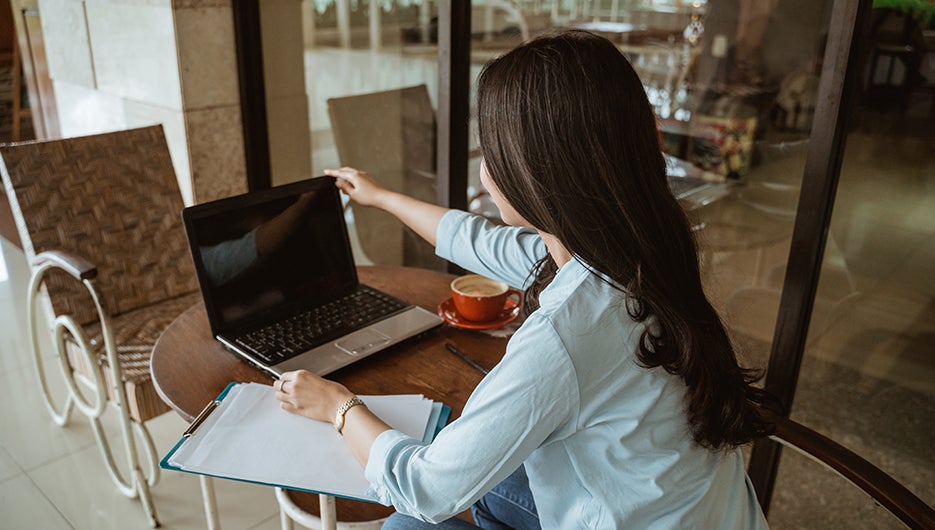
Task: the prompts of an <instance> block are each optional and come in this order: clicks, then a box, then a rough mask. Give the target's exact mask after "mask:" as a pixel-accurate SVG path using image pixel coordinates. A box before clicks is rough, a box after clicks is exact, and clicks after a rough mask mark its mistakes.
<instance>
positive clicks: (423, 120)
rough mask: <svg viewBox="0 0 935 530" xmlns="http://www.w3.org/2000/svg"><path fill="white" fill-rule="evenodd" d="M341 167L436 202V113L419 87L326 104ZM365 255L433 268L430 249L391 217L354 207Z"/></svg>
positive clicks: (423, 88)
mask: <svg viewBox="0 0 935 530" xmlns="http://www.w3.org/2000/svg"><path fill="white" fill-rule="evenodd" d="M328 115H329V117H330V119H331V131H332V134H333V135H334V141H335V145H336V147H337V150H338V157H339V159H340V161H341V164H342V165H345V166H351V167H355V168H358V169H361V170H364V171H367V172H368V173H370V174H371V175H373V177H374V178H375V179H377V180H378V181H379V182H380V184H381V185H383V186H384V187H386V188H388V189H391V190H393V191H399V192H403V193H406V194H407V195H411V196H413V197H416V198H418V199H420V200H424V201H429V202H435V111H434V110H433V109H432V102H431V101H430V100H429V93H428V88H427V87H426V86H425V85H417V86H411V87H405V88H399V89H394V90H385V91H381V92H373V93H368V94H359V95H354V96H346V97H340V98H331V99H329V100H328ZM351 208H352V210H353V212H354V222H355V227H356V229H357V234H358V238H359V239H360V243H361V247H363V250H364V253H366V254H367V257H368V258H370V259H371V260H372V261H373V262H374V263H378V264H381V265H414V266H423V267H431V266H435V265H436V264H437V263H439V260H438V259H437V258H435V256H434V251H433V250H432V248H431V246H430V245H428V244H427V243H425V242H424V241H422V240H421V239H420V238H419V237H418V236H417V235H415V233H413V232H412V231H410V230H409V229H407V228H405V227H404V226H403V224H402V223H400V222H399V221H398V220H397V219H396V218H395V217H393V216H392V215H390V214H388V213H386V212H383V211H381V210H378V209H376V208H368V207H358V206H357V205H354V204H352V205H351Z"/></svg>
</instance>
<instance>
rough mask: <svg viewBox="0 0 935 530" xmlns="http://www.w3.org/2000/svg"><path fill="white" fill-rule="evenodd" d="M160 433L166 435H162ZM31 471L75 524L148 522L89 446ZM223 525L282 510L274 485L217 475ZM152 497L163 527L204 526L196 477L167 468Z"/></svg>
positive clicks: (246, 524)
mask: <svg viewBox="0 0 935 530" xmlns="http://www.w3.org/2000/svg"><path fill="white" fill-rule="evenodd" d="M160 437H162V435H160ZM29 476H30V477H31V478H32V479H33V480H34V481H35V483H36V484H37V486H38V487H39V488H40V489H41V490H42V492H43V493H45V495H46V496H47V497H48V498H49V500H50V501H51V502H52V503H53V504H54V505H55V506H56V507H57V508H58V509H59V510H60V511H61V512H62V514H63V515H64V516H65V517H66V518H67V520H68V521H69V522H70V523H71V524H73V525H74V526H75V528H93V529H96V530H108V529H114V530H123V529H128V528H140V529H146V528H148V523H147V521H146V517H145V515H144V513H143V508H142V505H141V504H140V502H139V501H137V500H133V499H128V498H126V497H124V496H123V495H121V494H120V493H119V492H118V491H117V489H116V488H115V487H114V486H113V484H112V483H111V481H110V478H109V477H108V475H107V474H106V472H104V471H103V470H102V469H101V468H100V458H99V457H98V454H97V449H96V448H94V447H89V448H87V449H84V450H82V451H80V452H77V453H74V454H71V455H69V456H67V457H65V458H61V459H59V460H55V461H53V462H51V463H49V464H47V465H45V466H42V467H41V468H38V469H36V470H33V471H31V472H30V473H29ZM215 489H216V493H217V497H218V509H219V513H220V516H221V526H222V527H223V528H225V529H246V528H250V527H252V526H255V525H257V524H260V523H262V522H263V521H265V520H266V519H269V518H270V517H272V516H273V515H274V514H276V513H278V506H277V504H276V500H275V496H274V494H273V490H272V489H271V488H269V487H265V486H257V485H253V484H246V483H242V482H234V481H224V480H217V481H215ZM152 491H153V499H154V502H155V505H156V511H157V513H158V516H159V520H160V522H161V523H162V528H178V529H189V528H190V529H196V528H204V527H205V524H206V523H205V517H204V512H203V508H202V497H201V488H200V487H199V481H198V477H197V476H196V475H191V474H188V473H181V472H175V471H165V470H163V473H162V476H161V480H160V482H159V484H157V485H156V486H155V488H153V490H152Z"/></svg>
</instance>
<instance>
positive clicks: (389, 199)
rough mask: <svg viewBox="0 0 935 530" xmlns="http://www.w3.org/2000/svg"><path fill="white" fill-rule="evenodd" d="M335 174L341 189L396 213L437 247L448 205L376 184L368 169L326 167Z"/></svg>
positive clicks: (358, 201)
mask: <svg viewBox="0 0 935 530" xmlns="http://www.w3.org/2000/svg"><path fill="white" fill-rule="evenodd" d="M325 174H326V175H328V176H330V177H334V178H335V179H337V180H336V183H337V186H338V188H340V189H341V191H343V192H344V193H346V194H347V196H348V197H350V198H351V199H353V200H354V201H355V202H356V203H358V204H360V205H362V206H373V207H376V208H380V209H381V210H385V211H387V212H389V213H391V214H393V215H394V216H395V217H396V218H397V219H399V220H400V221H402V222H403V224H405V225H406V226H408V227H409V228H411V229H412V230H413V231H415V233H417V234H419V235H420V236H422V238H423V239H425V240H426V241H428V242H429V243H431V244H432V246H435V232H436V231H437V230H438V222H439V221H440V220H441V218H442V216H444V215H445V214H446V213H447V212H448V210H449V209H448V208H444V207H442V206H438V205H435V204H431V203H428V202H423V201H420V200H418V199H413V198H412V197H409V196H408V195H403V194H402V193H396V192H393V191H390V190H388V189H386V188H383V187H382V186H380V185H379V184H377V183H376V182H375V181H374V180H373V178H371V177H370V175H368V174H367V173H366V172H364V171H360V170H357V169H354V168H351V167H342V168H341V169H326V170H325Z"/></svg>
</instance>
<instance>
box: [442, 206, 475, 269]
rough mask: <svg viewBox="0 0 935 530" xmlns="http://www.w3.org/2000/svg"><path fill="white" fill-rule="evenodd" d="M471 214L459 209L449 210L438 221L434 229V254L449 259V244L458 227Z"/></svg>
mask: <svg viewBox="0 0 935 530" xmlns="http://www.w3.org/2000/svg"><path fill="white" fill-rule="evenodd" d="M469 217H471V214H469V213H467V212H462V211H461V210H449V211H447V212H445V215H443V216H442V218H441V219H440V220H439V221H438V229H436V230H435V255H436V256H438V257H440V258H442V259H446V260H448V261H451V244H452V243H453V242H454V238H455V234H456V233H457V232H458V228H459V227H460V226H461V223H463V222H464V221H465V220H466V219H468V218H469Z"/></svg>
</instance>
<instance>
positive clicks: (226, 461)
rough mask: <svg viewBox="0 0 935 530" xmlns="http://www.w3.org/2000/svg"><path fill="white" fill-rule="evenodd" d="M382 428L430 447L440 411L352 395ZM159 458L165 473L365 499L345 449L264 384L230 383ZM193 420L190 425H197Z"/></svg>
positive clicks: (414, 402)
mask: <svg viewBox="0 0 935 530" xmlns="http://www.w3.org/2000/svg"><path fill="white" fill-rule="evenodd" d="M360 398H361V399H362V400H363V401H364V402H365V403H366V404H367V408H369V409H370V410H371V411H372V412H373V413H374V414H376V415H377V416H379V417H380V418H381V419H382V420H383V421H385V422H386V423H387V424H388V425H390V426H391V427H393V428H394V429H396V430H399V431H401V432H403V433H405V434H407V435H409V436H411V437H413V438H415V439H418V440H422V441H424V442H426V443H428V442H430V441H431V440H432V439H433V438H434V437H435V433H436V432H437V430H439V429H440V427H441V426H443V425H444V424H445V422H446V421H447V419H448V418H447V416H448V409H447V407H444V406H443V405H442V404H441V403H435V402H433V401H431V400H429V399H426V398H425V397H424V396H421V395H394V396H360ZM215 404H216V407H214V408H213V410H212V411H211V412H210V415H208V416H206V417H205V418H204V419H203V421H201V422H200V423H199V424H197V425H196V424H193V425H192V427H193V428H190V429H189V431H188V432H187V433H186V435H188V434H189V433H190V436H186V437H183V438H182V439H181V440H179V442H178V443H177V444H176V445H175V447H173V448H172V450H171V451H170V452H169V454H167V455H166V456H165V458H163V460H162V462H161V463H160V466H161V467H163V468H165V469H174V470H179V471H187V472H191V473H197V474H202V475H211V476H214V477H220V478H230V479H235V480H242V481H247V482H255V483H261V484H268V485H275V486H281V487H284V488H289V489H298V490H305V491H311V492H315V493H327V494H330V495H337V496H341V497H349V498H354V499H360V500H368V501H373V500H374V499H373V498H372V497H370V496H369V495H367V489H368V488H369V483H368V482H367V479H366V478H364V471H363V468H362V467H361V466H360V463H358V461H357V459H356V458H354V455H353V454H352V453H351V450H350V447H349V446H348V445H347V443H346V442H345V441H344V439H343V438H342V437H341V435H340V434H338V433H337V432H335V430H334V429H333V428H332V426H331V424H330V423H324V422H318V421H313V420H309V419H307V418H305V417H302V416H298V415H296V414H291V413H288V412H286V411H284V410H282V409H281V408H280V406H279V402H278V401H277V400H276V398H275V391H274V390H273V387H271V386H269V385H261V384H257V383H246V384H231V385H230V386H228V388H227V389H226V390H225V391H224V392H223V393H222V394H221V396H219V397H218V400H217V401H216V402H215ZM197 421H198V420H196V422H197Z"/></svg>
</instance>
